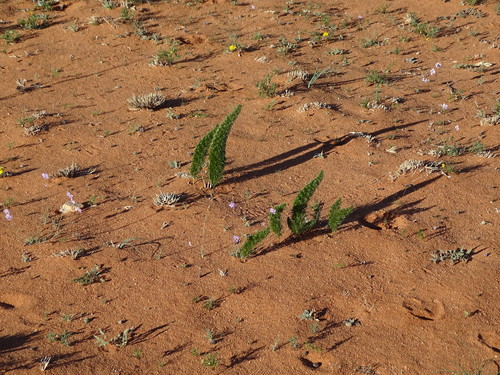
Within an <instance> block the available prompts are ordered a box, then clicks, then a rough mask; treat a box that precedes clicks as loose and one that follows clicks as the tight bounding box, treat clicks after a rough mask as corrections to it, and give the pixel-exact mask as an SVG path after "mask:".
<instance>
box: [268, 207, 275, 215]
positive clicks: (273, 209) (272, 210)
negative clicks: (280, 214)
mask: <svg viewBox="0 0 500 375" xmlns="http://www.w3.org/2000/svg"><path fill="white" fill-rule="evenodd" d="M269 212H270V213H272V214H273V215H274V214H276V209H275V208H273V207H271V208H270V209H269Z"/></svg>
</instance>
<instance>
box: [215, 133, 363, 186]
mask: <svg viewBox="0 0 500 375" xmlns="http://www.w3.org/2000/svg"><path fill="white" fill-rule="evenodd" d="M351 139H353V136H352V135H347V136H343V137H341V138H339V139H335V140H331V141H327V142H321V141H318V140H315V141H314V142H312V143H309V144H307V145H305V146H301V147H297V148H295V149H293V150H291V151H287V152H284V153H282V154H280V155H277V156H273V157H272V158H269V159H266V160H263V161H261V162H259V163H255V164H252V165H249V166H246V167H242V168H237V169H233V170H231V171H228V173H229V172H238V171H248V170H250V169H252V168H256V167H259V166H263V167H262V168H261V169H259V170H254V171H249V172H247V173H245V174H243V175H240V176H235V177H231V178H228V179H227V180H225V181H224V182H223V184H231V183H236V182H242V181H247V180H251V179H254V178H258V177H262V176H265V175H267V174H272V173H276V172H278V171H283V170H286V169H288V168H291V167H294V166H297V165H300V164H302V163H304V162H306V161H308V160H310V159H312V158H313V157H314V156H315V155H317V154H319V153H321V152H323V155H325V154H327V153H328V152H329V151H330V150H332V149H333V148H334V147H336V146H340V145H343V144H346V143H347V142H349V141H350V140H351ZM305 150H310V151H307V152H306V153H304V154H301V155H297V154H299V153H302V152H303V151H305ZM293 155H297V156H295V157H292V158H290V159H287V158H289V157H291V156H293ZM280 160H281V161H280ZM272 163H275V164H272Z"/></svg>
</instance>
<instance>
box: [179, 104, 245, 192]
mask: <svg viewBox="0 0 500 375" xmlns="http://www.w3.org/2000/svg"><path fill="white" fill-rule="evenodd" d="M240 112H241V105H238V106H237V107H236V108H235V109H234V110H233V111H232V112H231V113H230V114H229V115H228V116H227V117H226V118H225V119H224V121H222V123H220V124H219V125H217V126H215V127H214V128H213V129H212V130H210V131H209V132H208V133H207V134H205V136H204V137H203V138H202V139H201V140H200V141H199V142H198V144H197V145H196V147H195V149H194V153H193V160H192V162H191V168H190V171H189V172H190V174H191V176H192V177H193V178H196V177H198V176H199V174H200V172H201V170H202V169H203V167H204V165H205V160H206V158H207V155H208V179H209V181H210V185H211V186H212V187H215V186H216V185H217V184H219V182H220V181H221V180H222V176H223V175H224V166H225V164H226V143H227V138H228V136H229V132H230V131H231V127H232V125H233V123H234V121H235V120H236V118H237V117H238V115H239V114H240Z"/></svg>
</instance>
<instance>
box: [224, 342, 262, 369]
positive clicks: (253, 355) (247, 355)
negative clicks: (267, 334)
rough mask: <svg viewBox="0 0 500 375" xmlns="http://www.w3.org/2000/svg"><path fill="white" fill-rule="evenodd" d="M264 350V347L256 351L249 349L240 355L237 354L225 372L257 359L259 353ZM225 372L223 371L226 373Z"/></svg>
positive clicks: (230, 360)
mask: <svg viewBox="0 0 500 375" xmlns="http://www.w3.org/2000/svg"><path fill="white" fill-rule="evenodd" d="M263 349H264V346H261V347H259V348H255V349H248V350H246V351H244V352H242V353H240V354H235V355H233V356H232V357H231V358H230V359H229V365H227V366H226V369H225V370H229V369H232V368H233V367H235V366H237V365H239V364H240V363H243V362H245V361H252V360H254V359H257V353H258V352H260V351H261V350H263ZM225 370H223V371H221V373H222V372H224V371H225Z"/></svg>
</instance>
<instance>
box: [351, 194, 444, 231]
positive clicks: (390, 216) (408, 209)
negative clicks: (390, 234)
mask: <svg viewBox="0 0 500 375" xmlns="http://www.w3.org/2000/svg"><path fill="white" fill-rule="evenodd" d="M423 201H424V199H423V198H422V199H419V200H416V201H414V202H410V203H406V204H403V205H401V206H399V207H396V208H395V209H393V210H390V211H388V212H386V213H385V214H384V215H383V216H381V217H379V218H377V219H376V220H374V221H372V222H368V221H366V220H365V219H364V218H363V217H359V218H358V222H359V224H361V225H363V226H365V227H368V228H370V229H376V230H381V229H382V228H381V227H379V226H378V224H379V223H381V222H383V221H389V222H390V221H392V220H394V219H395V218H397V217H398V216H405V215H413V214H416V213H419V212H424V211H427V210H430V209H431V208H434V207H435V206H431V207H416V206H417V205H418V204H419V203H422V202H423ZM356 212H358V211H356ZM359 213H360V214H363V213H362V212H361V210H360V212H359ZM367 214H368V213H367Z"/></svg>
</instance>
